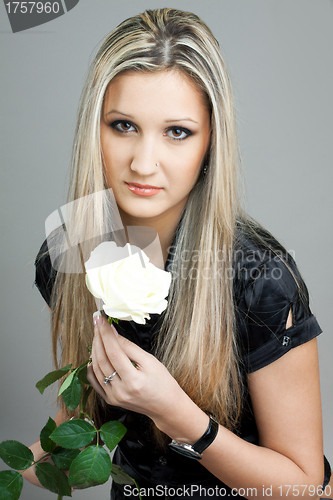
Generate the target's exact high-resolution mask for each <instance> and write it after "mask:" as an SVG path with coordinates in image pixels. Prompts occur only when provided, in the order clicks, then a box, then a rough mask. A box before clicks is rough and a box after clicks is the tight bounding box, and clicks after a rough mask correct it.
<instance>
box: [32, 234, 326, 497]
mask: <svg viewBox="0 0 333 500" xmlns="http://www.w3.org/2000/svg"><path fill="white" fill-rule="evenodd" d="M35 265H36V280H35V283H36V285H37V287H38V289H39V291H40V292H41V294H42V296H43V297H44V299H45V301H46V302H47V303H48V304H49V303H50V298H51V292H52V287H53V284H54V280H55V276H56V271H55V270H54V269H53V268H52V265H51V261H50V258H49V256H48V254H47V244H46V242H44V243H43V245H42V247H41V249H40V251H39V254H38V255H37V258H36V263H35ZM171 266H172V261H171V256H170V254H169V257H168V260H167V263H166V270H170V267H171ZM232 271H233V285H234V302H235V308H236V325H237V328H236V336H237V337H236V338H237V340H238V345H239V349H240V353H241V370H242V373H243V378H244V387H245V390H244V401H243V403H244V404H243V411H242V416H241V419H240V423H239V426H238V428H237V430H236V431H235V432H236V434H237V435H239V436H240V437H241V438H242V439H244V440H246V441H248V442H250V443H253V444H258V443H259V440H258V431H257V426H256V422H255V419H254V416H253V411H252V406H251V400H250V397H249V393H248V391H247V388H246V374H247V373H251V372H254V371H256V370H259V369H260V368H263V367H264V366H266V365H268V364H270V363H272V362H274V361H275V360H277V359H278V358H280V357H281V356H283V355H284V354H285V353H286V352H288V351H289V350H290V349H292V348H294V347H296V346H298V345H300V344H303V343H305V342H308V341H309V340H311V339H313V338H314V337H316V336H317V335H319V334H320V333H321V331H322V330H321V329H320V326H319V325H318V323H317V321H316V318H315V317H314V316H313V314H312V313H311V310H310V307H309V298H308V292H307V289H306V286H305V284H304V282H303V280H302V278H301V276H300V274H299V271H298V269H297V267H296V264H295V262H294V260H293V259H292V257H291V256H290V255H289V254H287V253H286V251H285V250H284V249H283V247H281V246H280V245H279V244H278V242H275V252H274V253H273V252H272V251H270V250H267V248H265V247H264V246H262V245H261V244H260V243H258V242H255V241H252V240H250V239H249V238H248V237H245V236H242V237H240V238H239V240H238V242H237V245H236V251H235V258H234V265H233V270H232ZM295 278H296V279H297V281H298V283H299V285H300V286H298V285H297V283H296V280H295ZM290 309H291V310H292V319H293V325H292V327H290V328H288V329H287V330H286V322H287V317H288V314H289V311H290ZM159 321H161V316H159V315H151V319H150V320H149V321H147V323H146V324H145V325H139V324H137V323H134V322H133V321H130V322H128V321H119V323H118V325H117V330H118V331H119V334H120V335H123V336H124V337H126V338H128V339H129V340H131V341H132V342H135V343H136V344H137V345H139V346H140V347H141V348H142V349H144V350H146V351H148V352H153V350H152V338H153V337H154V334H155V333H156V331H157V330H158V324H159ZM103 412H104V415H102V414H103ZM101 418H102V419H104V420H110V419H115V418H117V419H119V420H121V421H122V422H123V423H124V425H125V426H126V428H127V433H126V435H125V437H124V438H123V439H122V441H121V442H120V444H119V446H118V448H117V450H116V453H115V456H114V459H113V463H116V464H118V465H120V466H121V467H122V468H123V469H124V470H125V472H127V474H129V475H130V476H131V477H132V478H134V479H135V480H136V482H137V483H138V485H139V486H140V488H142V491H141V493H142V494H143V495H142V496H145V495H148V493H147V491H148V488H153V489H150V490H149V496H150V497H154V496H155V497H156V498H170V497H174V498H179V499H181V498H189V497H191V498H193V499H196V498H198V499H199V498H202V497H205V496H207V497H209V498H213V499H214V498H219V497H221V496H231V490H230V488H228V487H227V486H226V485H224V484H223V483H222V482H221V481H219V480H218V479H217V478H216V477H215V476H213V475H212V474H211V473H210V472H209V471H208V470H207V469H205V468H204V467H203V466H202V465H201V464H200V462H197V461H194V460H192V459H189V458H186V457H182V456H181V455H179V454H177V453H175V452H173V451H171V450H163V451H161V450H160V449H158V448H157V447H156V445H155V443H154V442H153V439H152V436H151V426H150V422H149V419H148V418H147V417H145V416H143V415H140V414H137V413H134V412H131V411H126V410H123V409H121V408H115V407H108V406H105V405H102V404H101ZM329 476H330V466H329V464H328V462H327V461H326V459H325V482H324V484H325V485H326V484H327V483H328V481H329ZM281 484H282V481H281ZM128 488H129V486H125V485H116V484H115V483H113V487H112V493H111V498H113V499H115V500H116V499H120V498H127V497H129V498H131V497H132V495H130V492H129V489H128ZM153 493H154V494H153ZM133 496H135V491H134V493H133ZM232 496H235V494H232ZM236 496H238V495H236ZM238 497H240V496H238Z"/></svg>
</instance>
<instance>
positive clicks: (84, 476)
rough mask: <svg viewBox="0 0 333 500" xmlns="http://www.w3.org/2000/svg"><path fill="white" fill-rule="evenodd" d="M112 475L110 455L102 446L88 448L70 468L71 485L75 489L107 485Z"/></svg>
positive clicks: (69, 478)
mask: <svg viewBox="0 0 333 500" xmlns="http://www.w3.org/2000/svg"><path fill="white" fill-rule="evenodd" d="M110 473H111V458H110V455H109V454H108V452H107V451H106V450H104V448H103V447H102V446H88V448H86V449H85V450H83V451H81V453H80V455H78V456H77V457H76V458H75V459H74V460H73V462H72V465H71V466H70V468H69V476H68V480H69V484H70V485H71V486H72V487H73V488H75V489H83V488H89V487H91V486H96V485H97V484H103V483H106V481H107V480H108V479H109V477H110Z"/></svg>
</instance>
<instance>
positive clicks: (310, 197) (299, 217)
mask: <svg viewBox="0 0 333 500" xmlns="http://www.w3.org/2000/svg"><path fill="white" fill-rule="evenodd" d="M166 5H168V6H170V7H178V8H181V9H183V10H191V11H193V12H195V13H196V14H198V15H199V16H201V17H202V19H203V20H205V21H206V22H207V23H208V25H209V26H210V27H211V29H212V30H213V32H214V34H215V36H216V37H217V38H218V40H219V41H220V44H221V46H222V50H223V53H224V54H225V56H226V59H227V63H228V66H229V69H230V72H231V76H232V79H233V84H234V91H235V96H236V106H237V113H238V124H239V133H240V144H241V151H242V156H243V162H244V168H245V172H246V185H247V193H248V200H247V207H248V210H249V211H250V213H251V214H252V215H253V216H254V217H255V218H257V219H258V220H259V221H260V222H261V223H262V224H263V225H265V226H266V227H267V228H268V229H269V230H270V231H271V232H273V234H275V236H277V237H278V238H279V239H280V240H281V242H282V243H283V244H284V245H285V246H286V248H287V249H288V250H293V251H294V253H295V256H296V260H297V263H298V264H299V267H300V270H301V272H302V274H303V276H304V278H305V281H306V283H307V285H308V287H309V289H310V293H311V297H312V308H313V311H314V313H315V314H316V316H317V318H318V320H319V323H320V325H321V327H322V329H323V330H324V334H322V335H321V336H320V337H319V349H320V361H321V379H322V398H323V415H324V437H325V453H326V455H327V456H328V458H329V459H330V460H331V461H332V462H333V434H332V420H333V398H332V385H333V384H332V375H333V364H332V362H331V353H332V351H333V340H332V335H331V312H332V306H333V303H332V267H331V266H332V265H331V261H330V253H329V252H330V251H331V250H332V247H333V245H332V195H331V191H332V185H331V182H332V153H333V151H332V148H333V141H332V120H333V109H332V108H333V106H332V102H333V98H332V89H333V70H332V49H333V44H332V42H333V29H332V28H333V2H332V1H330V0H276V1H275V0H216V1H209V0H208V1H207V0H205V2H203V1H201V2H199V1H196V0H192V1H189V0H178V2H177V3H176V2H175V1H170V2H164V1H163V2H160V1H153V0H144V1H143V0H142V1H141V0H135V1H134V0H132V1H130V0H122V2H119V1H114V0H97V1H96V0H94V1H92V0H81V1H80V2H79V4H78V5H77V6H76V7H75V8H74V9H73V10H72V11H70V12H69V13H67V14H66V15H64V16H62V17H60V18H58V19H56V20H54V21H52V22H49V23H48V24H45V25H42V26H38V27H37V28H33V29H31V30H27V31H25V32H21V33H16V34H12V33H11V30H10V25H9V21H8V18H7V17H6V12H5V7H4V5H3V3H1V5H0V44H1V49H0V50H1V110H0V112H1V135H0V138H1V184H0V186H1V223H2V226H1V236H2V258H1V300H0V308H1V315H2V322H1V348H0V355H1V363H0V380H1V411H0V419H1V432H0V441H2V440H4V439H18V440H20V441H22V442H24V443H25V444H27V445H30V444H31V443H32V442H33V441H35V440H36V439H37V438H38V435H39V431H40V429H41V428H42V427H43V425H44V424H45V423H46V421H47V418H48V416H49V415H51V416H54V415H55V414H56V412H57V410H56V407H55V406H54V404H53V401H54V398H55V393H51V392H49V393H48V394H46V395H43V396H41V395H40V394H39V392H38V391H37V389H36V388H35V387H34V385H35V383H36V381H37V380H39V379H40V378H41V377H42V376H43V375H44V374H45V373H46V372H47V371H49V370H50V369H51V355H50V340H49V338H50V335H49V318H48V316H49V315H48V311H47V308H46V306H45V305H44V303H43V300H42V298H41V297H40V295H39V293H38V291H37V289H36V288H35V287H33V281H34V266H33V262H34V258H35V255H36V253H37V251H38V249H39V246H40V244H41V242H42V241H43V239H44V237H45V233H44V221H45V219H46V218H47V216H48V215H49V214H50V213H51V212H53V211H54V210H55V209H57V208H58V207H59V206H60V205H61V204H62V203H63V202H64V201H65V196H66V185H67V179H68V175H67V174H68V164H69V158H70V150H71V143H72V138H73V132H74V126H75V119H76V110H77V104H78V99H79V94H80V91H81V87H82V84H83V81H84V78H85V75H86V71H87V67H88V61H89V60H91V57H92V54H93V53H94V50H95V48H96V46H97V45H98V44H99V42H100V40H101V39H102V38H103V37H104V35H106V34H107V33H108V32H109V31H110V30H111V29H113V28H114V27H115V26H116V25H117V24H118V23H119V22H121V21H122V20H123V19H125V18H126V17H129V16H130V15H133V14H136V13H138V12H141V11H143V10H145V9H146V8H156V7H164V6H166ZM0 467H2V468H6V467H5V466H4V464H3V462H1V464H0ZM108 491H109V484H108V485H104V486H101V487H98V488H95V489H93V490H91V489H90V490H86V491H80V492H75V493H74V497H76V498H80V499H90V498H95V499H103V498H108V495H109V493H108ZM21 498H22V499H25V500H27V499H29V500H30V499H33V500H39V499H43V500H45V499H48V498H50V499H51V498H55V495H54V494H52V493H49V492H47V491H44V490H39V489H37V488H34V487H33V486H31V485H29V484H28V483H26V484H25V486H24V489H23V493H22V496H21Z"/></svg>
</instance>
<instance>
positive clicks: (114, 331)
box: [111, 325, 119, 337]
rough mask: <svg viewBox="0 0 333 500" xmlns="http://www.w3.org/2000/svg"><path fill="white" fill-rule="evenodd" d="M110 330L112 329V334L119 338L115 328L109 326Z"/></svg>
mask: <svg viewBox="0 0 333 500" xmlns="http://www.w3.org/2000/svg"><path fill="white" fill-rule="evenodd" d="M111 328H112V330H113V333H114V334H115V336H116V337H119V333H118V332H117V330H116V329H115V327H114V326H113V325H111Z"/></svg>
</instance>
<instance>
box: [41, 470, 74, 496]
mask: <svg viewBox="0 0 333 500" xmlns="http://www.w3.org/2000/svg"><path fill="white" fill-rule="evenodd" d="M36 476H37V478H38V480H39V482H40V484H41V485H42V486H44V488H46V489H48V490H50V491H52V492H53V493H57V495H62V496H65V497H71V496H72V490H71V487H70V486H69V483H68V478H67V476H66V474H65V473H64V472H63V471H62V470H59V469H58V468H57V467H55V466H54V465H52V464H49V463H47V462H45V463H39V464H36Z"/></svg>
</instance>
